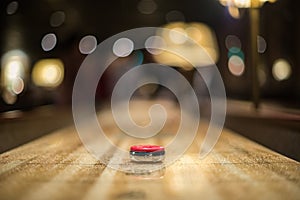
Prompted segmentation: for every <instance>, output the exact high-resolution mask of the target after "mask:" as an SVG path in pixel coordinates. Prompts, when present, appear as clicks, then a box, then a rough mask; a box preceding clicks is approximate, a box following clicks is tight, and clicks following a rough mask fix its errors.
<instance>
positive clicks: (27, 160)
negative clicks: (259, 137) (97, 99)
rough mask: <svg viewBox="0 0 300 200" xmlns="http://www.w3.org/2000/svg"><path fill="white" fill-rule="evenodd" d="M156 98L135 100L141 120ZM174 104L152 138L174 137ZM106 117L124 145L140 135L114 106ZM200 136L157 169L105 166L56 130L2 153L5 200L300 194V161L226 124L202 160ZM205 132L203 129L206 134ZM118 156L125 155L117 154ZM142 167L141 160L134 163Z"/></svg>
mask: <svg viewBox="0 0 300 200" xmlns="http://www.w3.org/2000/svg"><path fill="white" fill-rule="evenodd" d="M151 103H152V102H146V103H145V102H136V106H135V107H138V109H135V112H136V113H134V112H133V114H134V115H135V118H134V119H135V120H138V121H140V122H141V123H145V120H146V121H147V119H146V118H147V117H146V118H145V117H142V116H141V112H144V111H143V109H144V108H145V109H147V108H148V107H149V105H150V104H151ZM165 104H166V107H167V108H170V113H169V115H170V118H171V119H170V120H169V121H167V124H166V128H165V129H164V130H163V131H162V134H159V135H157V136H155V137H154V138H152V141H151V142H155V143H160V144H166V143H167V141H170V140H171V139H172V138H173V137H174V129H175V128H174V126H173V124H174V122H176V121H177V122H178V119H179V117H178V116H179V114H178V109H177V107H176V105H175V104H170V103H165ZM99 119H100V120H101V119H102V122H101V123H102V125H103V126H105V129H106V131H108V132H109V134H112V135H110V138H114V140H115V142H116V143H117V144H118V145H120V148H124V149H126V148H128V146H129V145H130V144H132V143H136V142H137V141H139V140H136V139H133V138H130V137H128V136H126V135H125V134H121V135H120V137H115V134H118V133H120V130H118V129H117V128H116V127H115V124H114V123H113V122H112V118H111V114H110V113H109V111H107V110H106V111H105V110H103V111H101V112H100V114H99ZM206 128H207V122H205V121H202V122H201V124H200V127H199V137H198V138H196V140H195V141H194V142H193V144H192V145H191V147H190V148H189V149H188V151H187V152H186V153H185V154H184V155H183V156H182V157H181V158H180V159H179V160H177V161H176V162H175V163H174V164H172V165H170V166H167V167H166V168H163V169H161V170H158V171H156V172H153V173H134V172H127V173H125V172H120V171H116V170H113V169H110V168H107V167H105V166H104V165H103V164H101V163H100V162H99V161H98V160H96V159H95V158H94V157H93V156H91V154H89V153H88V152H87V151H86V149H85V148H84V147H83V146H82V144H81V141H80V139H79V137H78V136H77V133H76V130H75V129H74V127H68V128H65V129H61V130H58V131H56V132H53V133H52V134H50V135H47V136H44V137H42V138H39V139H37V140H35V141H32V142H30V143H28V144H25V145H23V146H20V147H18V148H15V149H13V150H11V151H8V152H6V153H3V154H1V155H0V197H1V199H3V200H4V199H185V198H188V199H200V198H201V199H300V164H299V162H296V161H294V160H292V159H289V158H287V157H285V156H282V155H280V154H278V153H275V152H273V151H271V150H269V149H267V148H265V147H263V146H261V145H258V144H256V143H254V142H252V141H250V140H248V139H246V138H244V137H242V136H239V135H238V134H236V133H234V132H232V131H230V130H228V129H224V130H223V133H222V135H221V137H220V139H219V141H218V143H217V145H216V147H215V148H214V150H213V151H212V152H211V153H210V154H209V155H208V156H207V157H205V158H204V159H199V144H200V143H201V141H202V137H203V133H204V132H205V130H206ZM201 133H202V134H201ZM114 156H118V155H114ZM133 167H136V166H133Z"/></svg>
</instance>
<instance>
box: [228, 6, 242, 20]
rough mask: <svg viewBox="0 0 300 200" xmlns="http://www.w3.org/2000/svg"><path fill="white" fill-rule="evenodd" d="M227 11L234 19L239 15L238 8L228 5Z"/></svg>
mask: <svg viewBox="0 0 300 200" xmlns="http://www.w3.org/2000/svg"><path fill="white" fill-rule="evenodd" d="M228 13H229V14H230V16H231V17H233V18H235V19H239V18H240V17H241V16H240V10H239V8H237V7H234V6H228Z"/></svg>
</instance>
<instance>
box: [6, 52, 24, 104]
mask: <svg viewBox="0 0 300 200" xmlns="http://www.w3.org/2000/svg"><path fill="white" fill-rule="evenodd" d="M28 65H29V59H28V56H27V55H26V54H25V53H24V52H23V51H21V50H11V51H8V52H7V53H5V54H4V55H3V57H2V59H1V68H2V70H1V71H2V74H1V87H2V89H3V92H2V97H3V99H4V101H5V102H6V103H8V104H13V103H14V102H15V101H16V100H17V97H16V95H18V94H20V93H21V92H23V90H24V88H25V80H26V79H27V77H26V75H27V71H28Z"/></svg>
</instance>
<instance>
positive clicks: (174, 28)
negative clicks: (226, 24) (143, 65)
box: [153, 22, 219, 70]
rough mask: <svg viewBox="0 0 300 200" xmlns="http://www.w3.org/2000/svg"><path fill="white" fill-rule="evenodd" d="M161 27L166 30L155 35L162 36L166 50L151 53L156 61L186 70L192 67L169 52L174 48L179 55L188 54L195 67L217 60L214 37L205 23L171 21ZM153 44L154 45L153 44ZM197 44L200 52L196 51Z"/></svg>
mask: <svg viewBox="0 0 300 200" xmlns="http://www.w3.org/2000/svg"><path fill="white" fill-rule="evenodd" d="M163 28H166V29H168V31H162V32H158V33H157V36H159V37H161V38H162V41H163V43H164V45H165V49H166V51H162V52H160V53H159V54H158V55H153V57H154V59H155V61H156V62H158V63H162V64H165V65H169V66H174V67H181V68H184V69H186V70H190V69H192V68H193V66H192V65H191V63H188V62H187V61H186V60H185V59H183V58H182V57H180V56H178V55H175V54H174V53H172V52H170V51H172V49H176V51H177V52H179V53H180V54H181V55H187V54H188V55H189V59H190V60H191V62H192V63H193V64H194V65H195V66H197V67H200V66H207V65H212V64H215V62H216V61H217V60H218V57H219V55H218V45H217V42H216V37H215V34H214V32H213V31H212V30H211V29H210V28H209V27H208V26H207V25H205V24H202V23H196V22H195V23H184V22H173V23H169V24H167V25H165V26H164V27H163ZM191 41H193V42H191ZM195 43H196V44H197V45H195ZM153 46H154V47H155V45H153ZM199 46H200V47H202V50H203V51H202V52H199V51H197V50H199ZM167 50H170V51H167ZM209 57H210V58H209Z"/></svg>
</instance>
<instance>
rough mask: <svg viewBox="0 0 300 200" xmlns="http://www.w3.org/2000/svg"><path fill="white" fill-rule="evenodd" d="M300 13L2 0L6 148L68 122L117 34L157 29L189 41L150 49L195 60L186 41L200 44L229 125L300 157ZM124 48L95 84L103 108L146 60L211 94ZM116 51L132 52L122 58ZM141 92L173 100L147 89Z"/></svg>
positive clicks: (293, 5)
mask: <svg viewBox="0 0 300 200" xmlns="http://www.w3.org/2000/svg"><path fill="white" fill-rule="evenodd" d="M298 9H299V2H298V1H297V0H277V1H274V0H272V1H268V0H252V1H251V0H219V1H218V0H197V1H196V0H186V1H179V0H163V1H162V0H130V1H128V0H112V1H105V2H104V1H92V0H86V1H78V0H72V1H71V0H39V1H33V0H22V1H11V0H2V1H1V3H0V41H1V42H0V56H1V67H0V77H1V78H0V113H1V116H0V141H1V146H0V151H1V152H3V151H6V150H8V149H10V148H13V147H15V146H18V145H20V144H22V143H24V142H27V141H30V140H32V139H34V138H36V137H38V136H41V135H43V134H45V133H49V132H50V131H52V130H55V129H57V128H60V127H62V126H65V125H66V124H70V123H71V122H72V118H71V111H70V106H71V100H72V99H71V95H72V87H73V83H74V80H75V77H76V73H77V71H78V69H79V67H80V65H81V63H82V61H83V60H84V58H85V57H86V56H87V55H89V54H91V53H92V52H93V51H94V50H95V49H96V46H97V45H98V44H99V43H101V42H102V41H103V40H105V39H107V38H109V37H110V36H112V35H114V34H117V33H119V32H121V31H125V30H128V29H132V28H137V27H149V26H151V27H165V28H170V29H171V30H174V31H176V32H180V33H182V35H183V37H178V35H176V34H175V35H171V34H170V35H164V33H158V35H157V37H155V38H152V40H151V39H150V40H149V42H150V43H151V42H154V43H155V42H160V41H164V42H165V43H166V44H165V45H167V46H168V48H177V47H180V48H182V51H188V52H190V53H191V54H193V53H194V52H193V49H192V47H191V46H190V45H189V44H187V43H186V41H185V38H184V36H188V37H191V38H193V39H194V40H195V41H196V42H197V43H198V44H199V45H201V46H203V47H204V49H205V50H206V52H207V53H208V54H209V55H210V57H211V58H212V61H214V62H215V63H216V65H217V67H218V69H219V71H220V73H221V76H222V78H223V80H224V84H225V89H226V93H227V97H228V112H227V114H228V116H227V119H226V126H227V127H228V128H231V129H233V130H235V131H237V132H238V133H240V134H243V135H245V136H247V137H249V138H251V139H253V140H255V141H258V142H260V143H262V144H264V145H266V146H268V147H270V148H272V149H274V150H276V151H278V152H280V153H283V154H285V155H288V156H290V157H292V158H295V159H300V155H299V152H300V151H299V150H300V148H299V144H300V133H299V130H300V126H299V121H300V115H299V113H300V112H299V111H300V110H299V109H300V67H299V66H300V38H299V36H300V15H299V10H298ZM126 42H127V43H126ZM128 44H130V42H129V43H128V41H123V43H122V41H120V44H118V45H119V46H118V45H116V49H111V50H110V51H113V52H114V54H115V55H117V56H119V58H118V59H117V60H116V61H115V62H113V63H112V65H111V66H110V68H109V69H108V70H107V71H106V72H105V74H104V75H103V77H102V78H101V80H100V82H99V86H100V87H99V89H98V90H97V93H96V102H97V103H98V104H99V106H101V105H102V104H105V103H107V102H108V100H109V99H110V96H111V91H112V89H113V86H114V84H115V83H116V81H117V80H118V79H119V77H120V76H121V75H122V74H124V73H125V72H126V71H128V70H129V69H131V68H132V67H134V66H138V65H140V64H143V63H149V62H158V63H163V64H167V65H170V66H172V67H174V68H176V69H177V70H178V71H180V72H181V73H182V74H183V75H184V76H185V77H186V78H187V79H188V80H189V81H190V83H191V84H192V86H193V87H194V88H195V91H197V92H198V93H206V92H205V87H204V86H203V82H202V81H201V77H197V76H196V75H195V72H194V69H192V68H191V67H190V66H189V64H188V63H186V62H185V61H184V60H182V59H181V58H179V57H176V56H174V55H171V54H167V53H164V52H155V51H154V52H153V51H151V49H150V50H149V49H142V50H137V51H132V50H131V51H130V45H128ZM118 48H119V50H120V48H125V49H126V51H127V52H129V53H128V54H126V55H125V54H118ZM198 56H199V55H196V54H195V59H196V58H198ZM209 64H213V63H208V64H207V63H206V65H209ZM199 67H201V63H200V64H199ZM100 88H101V89H100ZM137 95H138V96H140V97H142V98H146V99H149V98H157V97H162V98H169V96H170V95H171V94H169V93H168V92H166V91H163V90H162V89H161V88H158V87H156V86H151V85H150V86H147V87H146V86H145V87H143V88H141V90H139V91H138V94H137ZM171 96H172V95H171Z"/></svg>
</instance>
